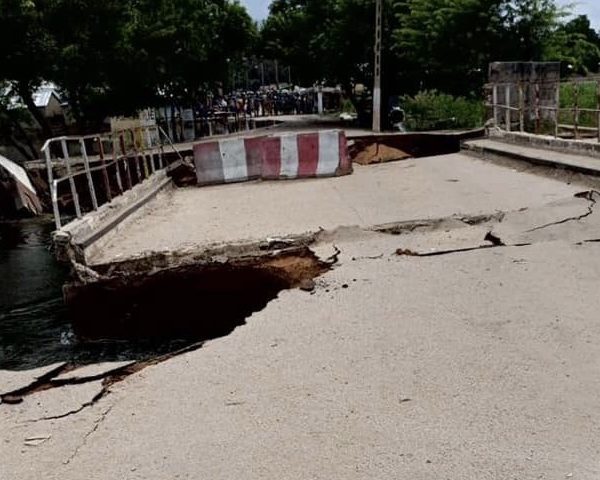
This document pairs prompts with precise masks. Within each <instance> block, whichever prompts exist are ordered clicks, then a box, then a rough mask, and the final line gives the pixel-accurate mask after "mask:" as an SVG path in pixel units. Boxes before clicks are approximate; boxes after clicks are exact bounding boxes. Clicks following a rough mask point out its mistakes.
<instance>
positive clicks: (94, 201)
mask: <svg viewBox="0 0 600 480" xmlns="http://www.w3.org/2000/svg"><path fill="white" fill-rule="evenodd" d="M79 144H80V145H81V155H82V156H83V168H85V176H86V177H87V181H88V188H89V190H90V197H92V206H93V207H94V210H98V199H97V198H96V189H95V188H94V179H93V178H92V172H91V171H90V160H89V158H88V154H87V150H86V148H85V140H84V139H83V138H80V139H79Z"/></svg>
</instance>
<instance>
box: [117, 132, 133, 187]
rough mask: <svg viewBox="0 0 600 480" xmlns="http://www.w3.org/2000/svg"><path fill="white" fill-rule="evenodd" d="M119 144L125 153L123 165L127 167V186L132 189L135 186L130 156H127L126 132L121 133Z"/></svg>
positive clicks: (123, 153)
mask: <svg viewBox="0 0 600 480" xmlns="http://www.w3.org/2000/svg"><path fill="white" fill-rule="evenodd" d="M119 145H120V147H121V153H122V155H123V165H124V167H125V173H126V174H127V175H126V178H127V188H128V189H129V190H131V189H132V188H133V182H132V181H131V169H130V168H129V158H128V157H127V148H125V135H124V132H121V133H119Z"/></svg>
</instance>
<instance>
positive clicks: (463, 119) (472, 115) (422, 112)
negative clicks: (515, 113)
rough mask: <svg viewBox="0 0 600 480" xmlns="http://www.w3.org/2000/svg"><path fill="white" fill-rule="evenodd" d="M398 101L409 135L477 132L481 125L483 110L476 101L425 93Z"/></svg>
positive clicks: (430, 92)
mask: <svg viewBox="0 0 600 480" xmlns="http://www.w3.org/2000/svg"><path fill="white" fill-rule="evenodd" d="M401 101H402V104H401V106H402V108H403V109H404V111H405V112H406V128H407V129H408V130H412V131H425V130H441V129H453V128H477V127H481V126H482V125H483V123H484V121H485V119H484V117H485V107H484V105H483V102H482V101H479V100H469V99H467V98H464V97H453V96H452V95H447V94H445V93H440V92H438V91H436V90H427V91H423V92H419V93H418V94H417V95H415V96H414V97H410V96H404V97H402V99H401Z"/></svg>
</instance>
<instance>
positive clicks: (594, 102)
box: [559, 82, 598, 128]
mask: <svg viewBox="0 0 600 480" xmlns="http://www.w3.org/2000/svg"><path fill="white" fill-rule="evenodd" d="M596 89H597V86H596V82H580V83H579V92H578V93H577V94H576V90H577V87H576V85H575V84H574V83H563V84H561V86H560V108H561V109H564V108H574V107H575V104H576V103H577V105H578V106H579V108H592V109H596V108H598V94H597V91H596ZM576 97H577V102H576V101H575V100H576ZM559 123H562V124H567V125H573V124H574V123H575V113H574V112H572V111H565V110H561V112H560V115H559ZM578 124H579V125H581V126H583V127H594V128H596V127H598V115H597V114H596V113H592V112H580V113H579V122H578Z"/></svg>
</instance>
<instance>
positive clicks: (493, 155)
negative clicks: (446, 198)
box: [462, 142, 600, 177]
mask: <svg viewBox="0 0 600 480" xmlns="http://www.w3.org/2000/svg"><path fill="white" fill-rule="evenodd" d="M462 148H463V150H462V153H464V154H465V155H469V156H472V157H474V158H479V159H484V160H485V159H491V160H494V159H502V158H508V159H510V160H517V161H519V162H525V163H529V164H531V165H538V166H541V167H550V168H555V169H561V170H568V171H571V172H575V173H581V174H584V175H589V176H593V177H598V176H600V164H599V165H598V168H590V167H585V166H583V165H573V164H568V163H562V162H557V161H554V160H548V159H546V158H543V157H541V156H532V155H525V154H520V153H515V152H507V151H505V150H502V149H501V148H491V147H483V146H480V145H473V144H471V143H468V142H466V143H463V146H462ZM566 153H573V152H566Z"/></svg>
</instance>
